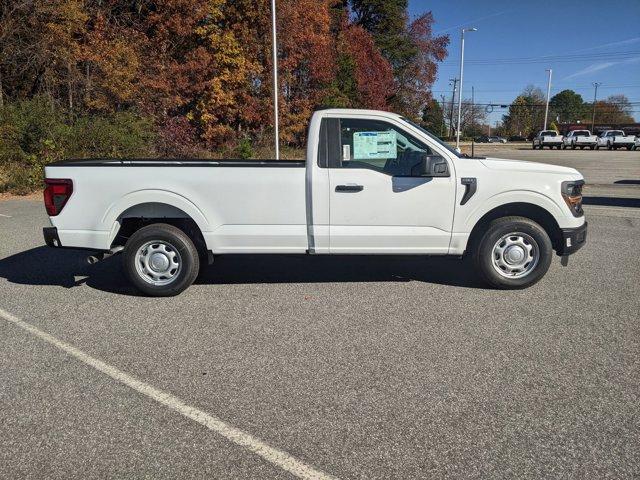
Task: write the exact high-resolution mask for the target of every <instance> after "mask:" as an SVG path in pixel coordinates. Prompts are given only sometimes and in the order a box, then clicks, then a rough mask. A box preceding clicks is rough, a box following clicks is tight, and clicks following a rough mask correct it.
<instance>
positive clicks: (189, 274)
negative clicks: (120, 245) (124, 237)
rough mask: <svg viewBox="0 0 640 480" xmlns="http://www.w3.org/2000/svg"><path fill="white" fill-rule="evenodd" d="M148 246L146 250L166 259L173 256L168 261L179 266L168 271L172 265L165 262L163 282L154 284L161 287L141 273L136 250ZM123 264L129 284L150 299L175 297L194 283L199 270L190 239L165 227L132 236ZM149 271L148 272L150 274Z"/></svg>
mask: <svg viewBox="0 0 640 480" xmlns="http://www.w3.org/2000/svg"><path fill="white" fill-rule="evenodd" d="M154 242H158V243H154ZM147 243H150V245H149V247H148V248H150V249H152V250H153V249H158V251H159V253H160V256H162V255H164V256H166V257H167V258H169V256H171V254H173V256H171V258H173V259H174V261H175V262H176V265H178V267H176V268H175V269H171V270H169V269H170V268H171V267H172V264H171V260H167V261H168V267H166V268H167V270H166V271H167V277H166V278H165V279H162V277H159V279H158V280H156V281H158V282H166V283H164V284H154V283H153V281H154V280H153V279H152V278H151V276H150V275H148V274H145V273H144V270H145V267H142V265H144V262H143V261H142V260H141V259H140V258H139V257H138V250H139V249H141V248H142V247H143V246H144V245H145V244H147ZM160 249H162V250H160ZM167 252H168V253H167ZM176 253H177V255H176ZM123 261H124V270H125V273H126V274H127V277H128V278H129V280H130V281H131V283H132V284H133V285H134V286H135V287H136V288H137V289H138V290H140V291H141V292H142V293H144V294H146V295H149V296H152V297H172V296H174V295H178V294H179V293H181V292H183V291H184V290H185V289H187V288H188V287H189V286H190V285H191V284H192V283H193V282H194V280H195V279H196V277H197V276H198V272H199V270H200V257H199V255H198V250H197V249H196V247H195V245H194V244H193V242H192V241H191V239H190V238H189V236H188V235H187V234H186V233H184V232H183V231H182V230H180V229H179V228H176V227H174V226H172V225H167V224H165V223H155V224H153V225H148V226H146V227H143V228H141V229H140V230H138V231H137V232H135V233H134V234H133V235H132V236H131V238H130V239H129V241H128V242H127V244H126V245H125V248H124V253H123ZM138 261H140V264H138ZM147 268H150V267H147ZM149 271H150V272H151V270H149ZM153 273H155V274H158V275H162V274H163V273H162V272H160V273H157V272H155V270H154V271H153ZM171 277H173V278H171Z"/></svg>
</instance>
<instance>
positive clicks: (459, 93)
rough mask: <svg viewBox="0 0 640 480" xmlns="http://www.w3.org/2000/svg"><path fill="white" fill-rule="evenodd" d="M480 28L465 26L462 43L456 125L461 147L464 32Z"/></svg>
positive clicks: (457, 140)
mask: <svg viewBox="0 0 640 480" xmlns="http://www.w3.org/2000/svg"><path fill="white" fill-rule="evenodd" d="M477 31H478V29H477V28H475V27H473V28H463V29H462V35H461V45H460V87H459V88H458V124H457V125H456V130H457V131H456V148H460V120H461V118H462V76H463V74H464V32H477Z"/></svg>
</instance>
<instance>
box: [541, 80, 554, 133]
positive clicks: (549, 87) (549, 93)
mask: <svg viewBox="0 0 640 480" xmlns="http://www.w3.org/2000/svg"><path fill="white" fill-rule="evenodd" d="M545 72H549V81H548V82H547V106H546V107H545V109H544V128H543V130H546V129H547V120H548V118H549V95H551V75H552V74H553V70H551V69H550V68H549V69H547V70H545Z"/></svg>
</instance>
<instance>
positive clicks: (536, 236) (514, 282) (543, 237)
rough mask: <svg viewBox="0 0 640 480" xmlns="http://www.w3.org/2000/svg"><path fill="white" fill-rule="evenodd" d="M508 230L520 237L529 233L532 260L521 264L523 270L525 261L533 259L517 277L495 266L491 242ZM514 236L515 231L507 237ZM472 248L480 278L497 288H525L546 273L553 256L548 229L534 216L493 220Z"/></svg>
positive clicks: (494, 244) (493, 242) (498, 238)
mask: <svg viewBox="0 0 640 480" xmlns="http://www.w3.org/2000/svg"><path fill="white" fill-rule="evenodd" d="M510 233H514V234H517V235H523V238H524V237H528V238H526V241H527V242H528V244H529V245H531V246H532V253H530V255H531V262H529V264H523V265H524V268H523V270H526V269H527V268H529V267H528V265H531V264H532V262H535V263H533V264H532V266H531V267H530V271H529V272H528V273H526V274H525V275H523V276H520V277H517V276H516V277H508V276H506V273H505V274H500V273H498V271H497V268H500V267H498V266H494V246H496V244H497V243H498V242H499V240H500V239H501V238H502V237H504V236H507V235H509V234H510ZM514 237H516V235H514V236H512V237H510V238H514ZM530 240H533V242H531V241H530ZM471 248H472V255H473V263H474V266H475V268H476V270H477V271H478V272H479V274H480V276H481V278H482V279H483V280H484V281H485V282H486V283H487V284H489V285H490V286H492V287H494V288H500V289H519V288H527V287H530V286H531V285H533V284H535V283H536V282H538V281H539V280H540V279H541V278H542V277H543V276H544V275H545V274H546V273H547V270H549V266H550V265H551V259H552V257H553V246H552V244H551V240H550V239H549V235H548V234H547V232H546V231H545V230H544V229H543V228H542V227H541V226H540V225H538V224H537V223H536V222H534V221H533V220H530V219H528V218H524V217H502V218H498V219H496V220H494V221H493V222H491V223H490V224H489V226H488V228H487V230H486V231H485V232H484V234H483V235H482V236H481V237H480V238H479V240H478V241H477V242H476V244H475V245H472V246H471ZM536 249H537V252H538V259H537V262H536V261H535V260H534V259H535V254H534V253H533V252H535V251H536ZM496 255H499V253H496ZM498 258H499V257H498ZM527 258H529V257H527Z"/></svg>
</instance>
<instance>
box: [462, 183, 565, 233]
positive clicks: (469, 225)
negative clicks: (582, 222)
mask: <svg viewBox="0 0 640 480" xmlns="http://www.w3.org/2000/svg"><path fill="white" fill-rule="evenodd" d="M509 203H530V204H532V205H536V206H538V207H540V208H543V209H545V210H546V211H547V212H549V213H550V214H551V215H552V216H553V218H555V220H556V222H558V225H560V226H561V227H564V226H565V225H567V220H568V216H567V215H565V213H564V211H563V209H562V206H561V205H558V203H557V202H555V201H554V200H553V199H551V198H550V197H548V196H546V195H544V194H542V193H540V192H536V191H532V190H510V191H506V192H500V193H498V194H496V195H493V196H491V197H489V198H487V199H485V200H483V201H482V202H481V203H480V204H479V205H478V206H477V207H476V208H474V209H473V210H471V211H470V212H469V213H468V214H466V215H465V216H464V217H463V218H462V221H461V222H459V223H458V222H456V232H465V233H470V232H471V230H473V227H474V226H475V225H476V224H477V223H478V222H479V221H480V219H481V218H482V217H483V216H484V215H486V214H487V213H488V212H490V211H491V210H493V209H494V208H497V207H500V206H502V205H506V204H509ZM567 226H573V225H567Z"/></svg>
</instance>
